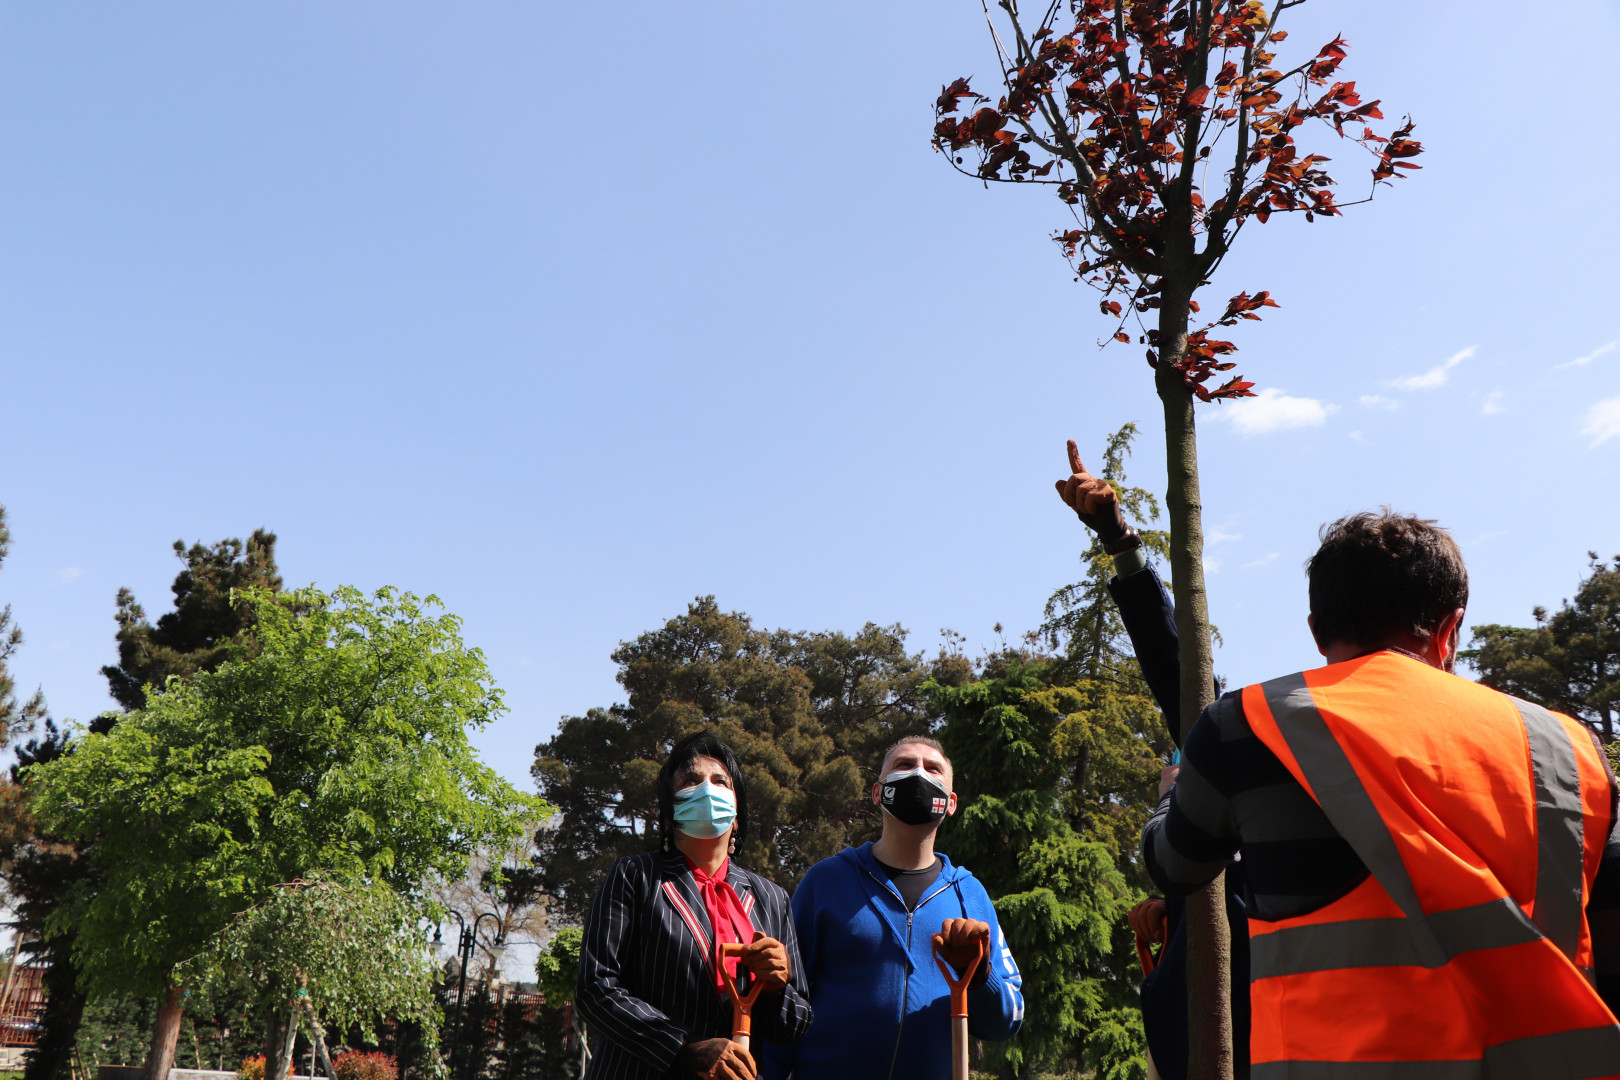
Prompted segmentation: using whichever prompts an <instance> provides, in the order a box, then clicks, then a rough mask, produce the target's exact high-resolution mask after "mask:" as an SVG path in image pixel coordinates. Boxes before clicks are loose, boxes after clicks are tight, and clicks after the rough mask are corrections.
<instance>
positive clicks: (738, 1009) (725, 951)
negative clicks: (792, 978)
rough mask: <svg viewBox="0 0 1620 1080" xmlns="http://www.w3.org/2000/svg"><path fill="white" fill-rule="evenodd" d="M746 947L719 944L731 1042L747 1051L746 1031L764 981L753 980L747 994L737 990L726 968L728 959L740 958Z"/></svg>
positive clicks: (721, 975) (730, 943)
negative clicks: (729, 1001)
mask: <svg viewBox="0 0 1620 1080" xmlns="http://www.w3.org/2000/svg"><path fill="white" fill-rule="evenodd" d="M745 948H747V946H746V945H742V944H739V943H738V942H734V941H723V942H721V943H720V950H719V952H720V956H719V963H720V977H721V978H723V979H725V981H726V993H727V994H729V995H731V1041H732V1042H734V1043H736V1044H737V1045H739V1046H741V1047H742V1048H743V1049H744V1050H747V1049H748V1031H749V1027H750V1025H751V1024H752V1021H753V1017H752V1012H753V1008H754V1002H755V1001H758V1000H759V993H760V991H761V990H764V989H765V980H764V979H760V978H757V977H756V978H755V979H754V985H753V986H750V987H749V988H748V993H746V994H745V993H743V992H742V991H740V990H738V989H737V980H736V978H735V977H734V976H733V975H732V974H731V971H730V970H729V969H728V968H727V967H726V960H727V959H728V958H729V957H733V956H741V955H742V954H743V950H744V949H745Z"/></svg>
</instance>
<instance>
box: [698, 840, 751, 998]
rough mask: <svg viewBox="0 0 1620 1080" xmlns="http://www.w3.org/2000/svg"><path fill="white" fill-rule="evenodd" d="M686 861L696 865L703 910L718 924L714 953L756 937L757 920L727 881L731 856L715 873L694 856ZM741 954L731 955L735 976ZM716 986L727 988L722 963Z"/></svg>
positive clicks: (716, 972)
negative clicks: (705, 870)
mask: <svg viewBox="0 0 1620 1080" xmlns="http://www.w3.org/2000/svg"><path fill="white" fill-rule="evenodd" d="M686 865H687V866H689V867H691V868H692V880H693V881H696V882H697V887H698V892H700V893H702V894H703V910H704V911H705V912H707V913H708V916H709V925H710V926H711V927H713V928H714V953H715V958H716V961H718V959H719V956H720V946H721V945H722V944H724V943H726V942H736V943H737V944H740V945H746V944H748V943H749V942H751V941H753V940H754V924H753V922H752V920H750V919H749V918H748V913H747V912H746V911H744V910H743V906H742V901H741V900H740V899H738V897H737V891H736V890H735V889H733V888H732V887H731V885H730V883H729V882H727V881H726V871H727V870H728V869H730V867H731V860H730V859H727V860H726V861H725V862H723V863H721V864H720V868H719V869H718V870H716V871H715V872H714V874H713V875H710V874H705V873H704V872H703V871H702V870H701V869H700V868H699V867H698V866H697V864H696V863H694V862H693V861H692V860H691V859H687V860H686ZM737 959H738V958H737V957H735V956H733V957H730V958H729V959H727V961H726V963H727V965H728V966H729V967H730V968H731V976H732V978H736V977H737ZM714 986H715V989H716V990H717V991H719V992H720V994H722V995H724V994H725V992H726V982H725V979H724V978H722V977H721V975H720V965H719V963H718V962H716V964H715V966H714Z"/></svg>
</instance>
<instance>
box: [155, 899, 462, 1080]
mask: <svg viewBox="0 0 1620 1080" xmlns="http://www.w3.org/2000/svg"><path fill="white" fill-rule="evenodd" d="M422 916H423V910H422V908H421V906H420V905H419V904H411V903H409V902H407V901H406V900H405V898H404V897H402V896H401V895H400V894H399V893H398V892H396V891H395V890H394V889H392V888H390V887H388V886H387V885H384V884H382V883H381V882H380V881H370V882H366V881H354V882H339V881H332V880H328V879H325V878H322V877H319V876H317V877H314V878H312V879H309V880H302V881H291V882H285V883H282V884H279V885H276V886H274V887H273V888H272V889H271V890H270V896H269V897H268V898H267V899H265V900H263V901H261V902H260V903H258V904H255V905H254V906H252V907H250V908H248V909H246V910H245V911H241V912H238V913H237V914H236V915H234V916H233V917H232V918H231V920H230V922H229V923H228V924H226V926H225V928H224V929H223V930H221V931H220V932H219V933H218V934H216V935H215V936H214V937H213V938H212V939H211V940H210V941H209V942H208V943H207V946H206V948H205V949H204V950H203V951H202V952H201V953H199V954H197V955H195V956H193V957H191V958H190V959H188V960H186V961H185V962H184V963H183V964H182V965H181V966H180V970H179V972H178V975H179V978H180V981H182V982H184V983H185V984H186V985H187V986H188V988H191V989H193V990H194V991H200V992H202V993H204V994H207V995H210V996H225V995H229V994H231V993H233V992H242V991H245V992H246V993H248V994H249V995H251V997H252V998H253V1000H254V1003H255V1005H257V1006H258V1007H259V1009H260V1010H262V1011H263V1012H264V1013H265V1014H266V1015H268V1016H270V1017H271V1018H272V1024H271V1042H272V1043H274V1042H275V1041H276V1040H277V1039H278V1038H279V1039H280V1041H281V1046H282V1047H283V1048H284V1049H282V1050H281V1052H280V1053H279V1054H277V1055H276V1056H275V1057H268V1056H267V1059H266V1076H271V1075H274V1074H275V1069H276V1066H277V1065H278V1064H283V1063H285V1062H286V1061H287V1060H288V1059H289V1057H290V1054H291V1050H292V1041H293V1037H294V1036H295V1035H296V1033H297V1030H298V1025H299V1022H300V1018H301V1016H300V1014H302V1020H303V1021H304V1022H306V1023H307V1024H308V1026H309V1029H310V1034H311V1037H312V1039H313V1041H314V1044H315V1048H316V1052H317V1053H318V1055H319V1056H320V1058H321V1059H322V1067H323V1068H324V1069H325V1070H326V1071H327V1075H332V1073H331V1061H330V1058H329V1055H328V1051H327V1047H326V1031H327V1030H328V1028H329V1027H331V1028H335V1029H336V1030H338V1031H348V1030H350V1029H351V1028H358V1029H359V1031H360V1033H361V1036H362V1037H363V1038H365V1039H366V1040H367V1041H369V1042H375V1041H376V1037H377V1035H376V1029H375V1025H376V1024H377V1023H378V1022H379V1021H381V1020H383V1019H385V1018H389V1019H394V1020H399V1021H405V1022H408V1023H416V1024H419V1025H421V1028H422V1030H423V1031H424V1032H429V1033H431V1032H433V1031H435V1030H436V1029H437V1026H438V1021H439V1019H440V1017H439V1007H438V999H437V996H436V995H435V993H434V987H433V983H434V968H433V965H432V964H431V963H430V962H429V960H428V954H427V935H426V931H425V930H424V929H423V925H424V924H423V921H422Z"/></svg>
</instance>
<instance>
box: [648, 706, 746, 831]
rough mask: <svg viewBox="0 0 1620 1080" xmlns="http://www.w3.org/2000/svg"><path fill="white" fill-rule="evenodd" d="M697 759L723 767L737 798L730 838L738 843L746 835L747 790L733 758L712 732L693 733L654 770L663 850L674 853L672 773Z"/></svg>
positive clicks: (735, 759) (728, 748) (673, 775)
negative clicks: (732, 830) (734, 826)
mask: <svg viewBox="0 0 1620 1080" xmlns="http://www.w3.org/2000/svg"><path fill="white" fill-rule="evenodd" d="M700 757H712V758H714V759H715V760H716V761H718V762H720V764H722V765H724V766H725V767H726V773H727V774H728V775H730V777H731V791H732V794H734V795H735V796H736V797H737V831H736V832H734V833H732V834H731V839H732V841H733V842H734V843H741V842H742V839H743V837H745V836H747V835H748V789H747V787H745V786H744V784H743V773H742V766H741V765H738V764H737V755H736V754H733V753H732V752H731V747H729V746H727V745H726V744H725V743H723V742H721V741H720V739H719V737H718V736H717V735H715V733H714V732H712V731H695V732H693V733H692V734H690V735H688V736H687V737H686V738H684V739H682V740H681V741H680V742H678V743H676V744H675V748H674V749H673V750H671V751H670V752H669V757H668V758H666V759H665V760H664V767H663V768H661V769H659V770H658V832H659V835H660V836H662V837H663V844H664V850H665V851H674V850H675V774H676V773H678V772H680V771H681V770H682V769H684V768H686V766H688V765H690V764H691V763H692V762H693V760H695V759H697V758H700Z"/></svg>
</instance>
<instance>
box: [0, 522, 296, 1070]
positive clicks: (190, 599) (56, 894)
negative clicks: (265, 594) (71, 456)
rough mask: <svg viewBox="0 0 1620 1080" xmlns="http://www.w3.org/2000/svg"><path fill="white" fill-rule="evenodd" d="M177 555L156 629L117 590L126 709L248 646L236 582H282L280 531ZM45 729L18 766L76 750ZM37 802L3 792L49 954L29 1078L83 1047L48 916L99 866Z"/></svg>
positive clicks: (67, 965) (114, 681) (114, 670)
mask: <svg viewBox="0 0 1620 1080" xmlns="http://www.w3.org/2000/svg"><path fill="white" fill-rule="evenodd" d="M0 530H3V522H0ZM175 552H176V554H177V555H179V556H180V558H181V561H182V563H183V564H184V565H183V568H182V569H181V571H180V573H179V574H178V575H177V576H176V577H175V580H174V585H173V590H174V595H175V601H176V604H175V610H174V611H172V612H169V613H167V614H165V615H163V616H162V617H161V618H159V619H158V622H157V625H156V626H153V625H151V624H149V623H148V622H147V621H146V616H145V613H144V611H143V610H142V609H141V607H140V605H139V604H138V603H136V602H135V600H134V598H133V596H132V595H131V594H130V592H129V590H127V589H123V590H120V591H119V594H118V625H119V629H118V644H119V656H120V665H121V666H113V667H106V668H103V669H102V671H103V674H105V675H106V677H107V680H108V688H109V691H110V692H111V693H112V695H113V697H114V698H115V699H117V700H118V702H119V703H120V704H121V705H122V706H124V707H125V708H135V707H138V706H139V705H140V704H141V702H142V701H143V700H144V691H143V689H142V687H143V686H144V685H147V684H152V685H157V686H162V685H163V684H164V683H165V682H166V681H167V679H168V678H169V677H170V676H178V677H181V678H185V677H188V676H190V675H193V674H195V673H196V672H198V671H204V670H211V669H213V668H214V667H217V666H218V665H219V663H221V662H223V660H224V659H225V657H226V656H227V655H229V653H230V652H231V650H232V649H233V648H235V647H239V646H240V645H241V644H242V639H243V636H244V633H245V631H246V629H247V627H248V625H249V623H250V614H249V613H248V612H247V611H246V610H243V609H233V608H232V607H231V606H230V590H231V589H232V588H233V587H240V586H245V585H250V584H256V585H260V586H263V587H266V588H272V589H276V588H280V584H281V579H280V577H279V576H278V575H277V573H276V567H275V537H274V536H273V535H271V534H269V533H266V532H264V531H263V530H260V531H258V532H255V533H254V534H253V535H252V536H251V537H250V538H249V539H248V540H247V541H246V543H244V542H243V541H241V540H234V539H233V540H224V541H221V542H220V543H218V544H214V545H212V546H211V547H205V546H204V545H202V544H193V545H192V546H191V547H190V548H189V549H188V548H186V547H185V545H184V544H183V543H181V542H179V541H176V543H175ZM3 622H4V620H3V618H0V623H3ZM0 676H3V673H0ZM0 682H3V678H0ZM35 703H36V704H37V703H38V696H37V695H36V697H35ZM38 711H39V710H37V709H36V710H35V712H36V716H35V717H27V716H24V717H21V718H18V719H17V721H16V722H14V723H11V724H8V726H7V728H6V729H5V730H6V731H16V732H19V733H20V732H21V731H22V730H23V729H25V728H27V727H29V726H31V721H32V719H36V718H37V714H38ZM118 715H119V714H118V713H116V712H113V713H107V714H104V715H102V716H100V717H98V718H97V719H96V720H94V721H92V722H91V724H90V728H91V730H92V731H99V732H103V733H105V732H106V731H108V730H110V729H111V728H112V726H113V725H114V724H115V723H116V722H117V719H118ZM45 728H46V730H45V733H44V734H43V736H42V737H40V738H38V739H33V740H30V741H29V742H28V743H27V744H26V745H25V746H24V747H23V748H21V749H20V750H19V752H18V760H19V763H21V764H23V765H27V764H32V763H34V762H37V761H45V760H50V759H53V758H56V757H59V756H60V755H62V754H64V753H67V752H69V750H70V749H71V741H70V739H69V737H68V734H67V733H65V732H62V731H60V730H58V729H57V728H56V727H55V725H54V724H52V723H51V722H50V721H49V720H48V719H46V721H45ZM28 801H29V800H28V794H27V791H26V789H24V788H22V787H18V786H15V777H13V783H12V784H11V785H6V786H5V787H4V790H0V815H3V816H4V821H0V874H3V875H4V877H5V880H6V883H7V887H8V888H9V889H10V891H11V893H12V896H13V898H14V901H15V903H16V904H17V907H18V909H19V910H18V913H19V916H20V926H19V929H20V930H22V931H23V932H24V934H25V935H27V937H28V938H29V940H30V943H31V945H30V947H31V951H33V952H34V953H35V954H36V955H39V956H41V957H42V958H43V959H44V960H45V961H46V963H47V968H48V972H47V975H46V982H47V984H48V993H47V995H46V1000H45V1008H44V1012H43V1014H42V1015H41V1019H40V1023H41V1029H42V1030H41V1037H40V1039H39V1041H38V1043H37V1044H36V1045H35V1046H34V1047H33V1048H32V1049H31V1050H30V1051H29V1054H28V1058H27V1066H26V1071H27V1080H55V1078H56V1077H57V1076H58V1075H60V1074H62V1073H63V1072H64V1070H65V1068H66V1065H67V1061H68V1058H69V1055H70V1053H71V1051H72V1049H73V1047H74V1045H75V1039H76V1034H75V1033H76V1031H77V1028H78V1024H79V1019H80V1016H81V1014H82V1013H83V1011H84V1008H85V998H84V994H83V992H82V991H81V990H80V989H79V988H78V986H77V974H76V971H75V969H74V963H75V961H74V959H73V936H72V934H71V932H69V931H65V930H63V931H58V932H55V933H46V932H45V921H46V918H47V916H48V915H49V914H50V913H51V912H52V911H53V910H54V909H55V907H56V905H57V904H58V903H60V901H61V900H62V898H63V897H65V896H66V895H67V894H68V892H69V891H70V890H72V889H74V888H83V887H88V881H87V880H86V881H81V880H80V879H81V878H87V876H89V875H93V873H94V871H93V868H92V867H91V866H90V865H89V863H87V862H86V861H85V860H83V859H81V858H80V857H79V856H80V854H81V851H80V848H81V847H82V845H80V844H74V843H64V842H61V841H60V840H59V838H55V837H52V836H49V835H48V834H44V833H41V832H39V830H38V822H37V821H36V820H35V818H34V816H33V815H32V813H30V812H29V809H28ZM76 883H77V884H76ZM103 1007H105V1006H103Z"/></svg>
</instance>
